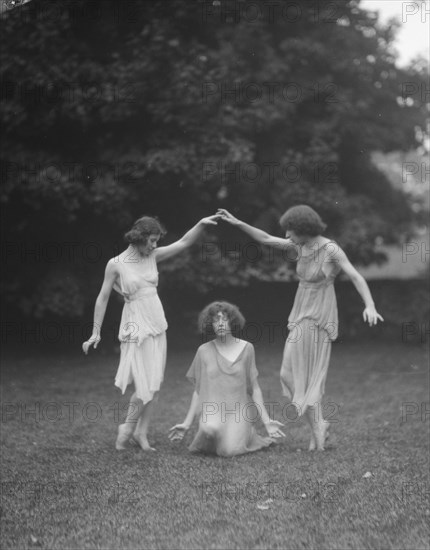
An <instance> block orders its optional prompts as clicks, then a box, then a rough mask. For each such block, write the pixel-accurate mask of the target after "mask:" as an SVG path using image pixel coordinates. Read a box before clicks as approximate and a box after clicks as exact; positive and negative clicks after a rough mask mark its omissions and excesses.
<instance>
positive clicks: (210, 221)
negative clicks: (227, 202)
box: [199, 214, 221, 225]
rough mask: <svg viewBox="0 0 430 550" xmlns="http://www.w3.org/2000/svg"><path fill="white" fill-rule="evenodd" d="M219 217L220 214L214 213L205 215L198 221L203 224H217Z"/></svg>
mask: <svg viewBox="0 0 430 550" xmlns="http://www.w3.org/2000/svg"><path fill="white" fill-rule="evenodd" d="M220 218H221V215H220V214H214V215H213V216H207V217H206V218H202V219H201V220H200V221H199V223H201V224H203V225H217V220H219V219H220Z"/></svg>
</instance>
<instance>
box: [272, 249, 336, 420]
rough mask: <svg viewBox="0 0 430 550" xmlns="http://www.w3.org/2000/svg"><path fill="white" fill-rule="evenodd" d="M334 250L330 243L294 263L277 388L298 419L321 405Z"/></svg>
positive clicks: (332, 320)
mask: <svg viewBox="0 0 430 550" xmlns="http://www.w3.org/2000/svg"><path fill="white" fill-rule="evenodd" d="M336 249H338V245H337V244H336V243H334V242H333V241H331V242H328V243H326V244H325V245H323V246H322V247H320V248H319V249H318V251H315V252H313V253H311V254H309V255H308V256H303V255H301V256H300V257H299V259H298V262H297V275H298V276H299V280H300V282H299V287H298V289H297V293H296V296H295V300H294V304H293V309H292V310H291V313H290V316H289V318H288V328H289V330H290V333H289V336H288V338H287V341H286V343H285V348H284V354H283V359H282V367H281V384H282V390H283V394H284V395H285V396H286V397H288V398H289V399H290V400H291V402H292V403H294V404H295V406H296V409H297V413H298V415H299V416H301V415H303V414H304V413H305V411H306V409H307V407H309V406H318V404H320V403H321V399H322V396H323V394H324V389H325V381H326V377H327V369H328V364H329V360H330V352H331V342H332V341H333V340H335V339H336V338H337V335H338V314H337V303H336V294H335V291H334V280H335V277H336V276H337V275H338V273H339V271H340V266H339V265H338V264H337V263H336V261H335V260H331V258H330V256H331V255H332V254H333V252H334V251H335V250H336Z"/></svg>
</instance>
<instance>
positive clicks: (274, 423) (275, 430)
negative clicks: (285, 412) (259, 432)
mask: <svg viewBox="0 0 430 550" xmlns="http://www.w3.org/2000/svg"><path fill="white" fill-rule="evenodd" d="M283 425H284V424H282V422H279V421H278V420H270V422H267V424H265V426H266V430H267V433H268V434H269V436H270V437H271V438H273V439H278V438H280V437H285V434H284V432H283V431H281V430H280V427H281V426H283Z"/></svg>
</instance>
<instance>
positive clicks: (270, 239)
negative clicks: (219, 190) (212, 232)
mask: <svg viewBox="0 0 430 550" xmlns="http://www.w3.org/2000/svg"><path fill="white" fill-rule="evenodd" d="M218 213H219V214H221V217H222V219H223V220H225V221H226V222H229V223H231V224H232V225H235V226H236V227H238V228H239V229H242V231H244V232H245V233H247V234H248V235H249V236H250V237H252V238H253V239H254V240H255V241H257V242H259V243H261V244H265V245H267V246H273V247H276V248H283V249H285V248H294V249H295V250H297V247H296V245H295V244H294V243H293V242H292V241H291V239H282V238H280V237H274V236H273V235H270V234H269V233H266V232H265V231H262V230H261V229H257V228H256V227H253V226H252V225H249V224H248V223H245V222H243V221H242V220H239V219H237V218H235V217H234V216H233V215H232V214H230V212H228V211H227V210H224V209H223V208H220V209H218Z"/></svg>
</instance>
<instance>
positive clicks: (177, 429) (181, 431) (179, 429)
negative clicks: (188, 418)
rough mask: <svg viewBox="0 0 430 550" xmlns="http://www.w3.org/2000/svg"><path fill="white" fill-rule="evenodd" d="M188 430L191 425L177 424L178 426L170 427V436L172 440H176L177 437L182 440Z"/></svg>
mask: <svg viewBox="0 0 430 550" xmlns="http://www.w3.org/2000/svg"><path fill="white" fill-rule="evenodd" d="M188 430H189V426H188V425H187V424H185V423H183V424H176V426H173V428H170V430H169V435H168V437H169V439H170V441H175V440H177V439H179V440H181V439H183V438H184V435H185V434H186V432H187V431H188Z"/></svg>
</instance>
